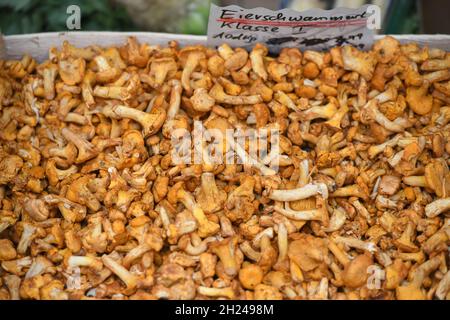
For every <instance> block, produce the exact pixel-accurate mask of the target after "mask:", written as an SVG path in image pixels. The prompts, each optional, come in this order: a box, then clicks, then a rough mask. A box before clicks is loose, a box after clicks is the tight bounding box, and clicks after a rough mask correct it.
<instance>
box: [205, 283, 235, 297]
mask: <svg viewBox="0 0 450 320" xmlns="http://www.w3.org/2000/svg"><path fill="white" fill-rule="evenodd" d="M197 292H198V293H200V294H202V295H204V296H208V297H227V298H229V299H234V298H235V294H234V291H233V288H231V287H227V288H208V287H204V286H199V287H198V288H197Z"/></svg>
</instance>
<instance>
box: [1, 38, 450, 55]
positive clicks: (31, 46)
mask: <svg viewBox="0 0 450 320" xmlns="http://www.w3.org/2000/svg"><path fill="white" fill-rule="evenodd" d="M129 36H135V37H136V38H137V39H138V40H139V41H140V42H147V43H150V44H159V45H166V44H167V43H168V42H169V41H171V40H176V41H178V43H179V44H180V45H181V46H186V45H192V44H203V45H204V44H206V36H194V35H182V34H169V33H154V32H97V31H71V32H47V33H32V34H24V35H12V36H5V37H3V38H4V43H3V45H4V50H0V53H1V52H2V51H3V55H5V57H6V58H7V59H18V58H20V57H22V56H23V55H24V54H30V55H31V56H32V57H34V58H35V59H37V60H38V61H42V60H45V59H46V58H47V57H48V49H49V48H50V47H54V46H56V47H60V46H61V44H62V43H63V41H65V40H67V41H69V42H70V43H71V44H73V45H75V46H77V47H85V46H88V45H92V44H97V45H100V46H111V45H122V44H124V43H125V41H126V38H127V37H129ZM392 36H393V37H395V38H397V39H398V40H399V41H400V42H402V43H406V42H411V41H413V42H417V43H418V44H419V45H421V46H429V47H432V48H440V49H444V50H446V51H450V35H443V34H442V35H441V34H436V35H392ZM382 37H383V35H377V36H375V39H379V38H382ZM0 46H1V41H0Z"/></svg>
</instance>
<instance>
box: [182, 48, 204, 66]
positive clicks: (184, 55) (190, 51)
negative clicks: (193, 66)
mask: <svg viewBox="0 0 450 320" xmlns="http://www.w3.org/2000/svg"><path fill="white" fill-rule="evenodd" d="M191 54H195V55H197V56H198V59H201V58H204V57H205V47H203V46H199V45H198V46H188V47H185V48H183V49H181V50H180V52H179V53H178V58H179V59H180V60H181V63H182V64H184V63H186V60H187V59H188V57H189V56H190V55H191Z"/></svg>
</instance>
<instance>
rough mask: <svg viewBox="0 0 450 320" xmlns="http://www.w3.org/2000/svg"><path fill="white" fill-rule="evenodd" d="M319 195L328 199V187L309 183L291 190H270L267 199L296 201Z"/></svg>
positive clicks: (322, 184)
mask: <svg viewBox="0 0 450 320" xmlns="http://www.w3.org/2000/svg"><path fill="white" fill-rule="evenodd" d="M316 194H320V195H321V196H322V197H323V198H324V199H326V198H328V187H327V185H326V184H325V183H309V184H307V185H305V186H303V187H300V188H296V189H291V190H272V191H271V192H270V194H269V196H268V197H269V199H272V200H276V201H296V200H301V199H306V198H309V197H312V196H315V195H316Z"/></svg>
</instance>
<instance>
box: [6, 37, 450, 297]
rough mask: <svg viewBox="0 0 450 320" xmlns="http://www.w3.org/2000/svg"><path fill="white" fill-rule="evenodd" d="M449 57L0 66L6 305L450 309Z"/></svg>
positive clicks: (315, 55)
mask: <svg viewBox="0 0 450 320" xmlns="http://www.w3.org/2000/svg"><path fill="white" fill-rule="evenodd" d="M6 41H8V40H6ZM449 57H450V55H449V53H448V52H446V51H445V50H442V49H437V48H432V47H422V46H420V45H418V44H416V43H401V42H400V41H399V40H397V38H396V37H391V36H387V37H382V38H380V39H378V40H377V41H375V42H374V44H373V46H372V48H371V49H369V50H367V51H362V50H359V49H357V48H356V47H352V46H351V45H344V46H341V47H334V48H330V49H329V50H328V51H314V50H304V51H303V52H302V51H300V50H299V49H298V48H281V50H280V53H279V54H272V53H270V52H269V50H268V48H267V47H266V46H264V45H263V44H261V43H260V44H257V45H255V46H253V48H251V49H249V50H247V49H244V48H232V47H230V45H228V44H226V43H224V44H222V45H220V46H218V47H217V49H216V48H207V47H205V46H203V45H200V44H196V45H189V46H183V45H181V44H179V43H177V42H176V41H170V42H169V43H168V45H167V46H164V45H150V44H147V43H139V42H138V39H137V38H136V37H130V38H128V39H127V41H126V44H125V45H123V46H119V47H116V46H110V47H103V46H102V47H101V46H97V45H95V44H91V45H90V46H88V47H85V48H76V47H74V46H72V45H70V44H69V43H68V42H67V41H65V42H64V43H63V44H62V46H61V47H60V48H57V47H53V48H50V50H49V56H48V59H46V60H44V61H42V62H40V61H36V60H35V59H33V58H32V57H31V56H30V55H25V56H23V57H22V58H21V59H20V60H11V59H10V58H8V57H6V58H4V59H3V60H0V299H58V300H65V299H72V300H75V299H123V300H126V299H264V300H266V299H293V300H298V299H389V300H393V299H428V300H431V299H440V300H445V299H447V300H448V299H450V293H449V288H450V273H449V271H448V267H449V260H448V247H449V244H450V220H449V214H450V170H449V165H450V162H449V161H450V160H449V155H450V106H449V104H450V81H449V80H450V59H449Z"/></svg>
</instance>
